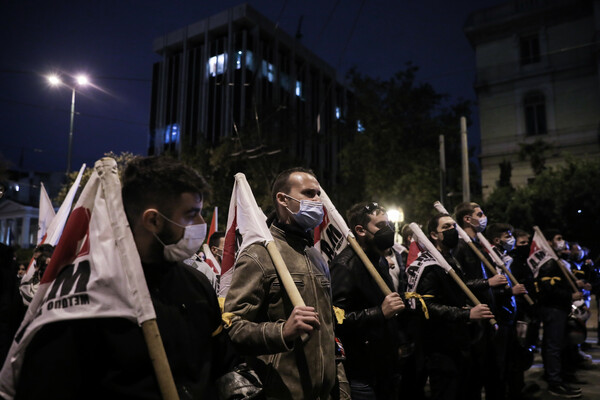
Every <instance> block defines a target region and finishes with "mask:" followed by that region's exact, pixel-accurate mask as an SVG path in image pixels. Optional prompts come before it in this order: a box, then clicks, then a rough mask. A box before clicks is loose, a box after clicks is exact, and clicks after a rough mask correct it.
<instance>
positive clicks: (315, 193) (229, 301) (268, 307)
mask: <svg viewBox="0 0 600 400" xmlns="http://www.w3.org/2000/svg"><path fill="white" fill-rule="evenodd" d="M272 194H273V203H274V206H275V211H276V214H277V217H276V220H275V221H274V222H273V224H272V225H271V227H270V230H271V233H272V235H273V238H274V240H275V244H276V245H277V248H278V249H279V252H280V253H281V256H282V258H283V261H284V262H285V265H286V266H287V268H288V269H289V271H290V274H291V276H292V278H293V280H294V282H295V283H296V286H297V287H298V290H299V291H300V295H301V296H302V299H303V300H304V302H305V303H306V306H304V307H293V306H292V304H291V302H290V299H289V297H288V295H287V294H286V292H285V290H284V288H283V287H282V285H281V283H280V280H279V277H278V275H277V272H276V270H275V267H274V265H273V261H272V260H271V257H270V256H269V254H268V253H267V250H266V248H265V247H264V245H263V244H253V245H250V246H249V247H248V248H247V249H245V250H244V251H243V252H242V253H241V254H240V255H239V257H238V259H237V261H236V265H235V273H234V275H233V278H232V282H231V287H230V289H229V292H228V294H227V298H226V300H225V312H226V313H233V314H234V317H232V319H231V323H230V325H229V327H228V332H229V335H230V337H231V339H232V341H233V342H234V344H235V345H236V347H237V349H238V351H239V352H240V353H242V354H245V355H247V356H248V362H249V363H250V365H252V366H253V367H254V368H255V370H256V371H257V373H258V374H259V376H260V378H261V380H262V381H263V384H264V388H265V394H266V397H267V398H272V399H329V398H331V397H332V393H334V392H335V393H334V395H333V398H336V397H338V396H341V397H342V398H344V396H345V395H346V393H347V389H346V390H340V389H339V386H338V384H337V382H336V380H337V378H336V376H337V370H336V362H335V354H334V351H335V342H334V333H333V324H334V322H333V312H332V305H331V286H330V281H329V277H328V275H329V270H328V268H327V265H326V263H325V262H324V260H323V259H322V258H321V257H320V256H319V254H318V252H317V251H316V250H315V249H314V248H313V247H312V246H313V239H312V229H313V228H314V227H316V226H317V225H318V224H319V223H320V222H321V220H322V218H323V205H322V203H321V202H320V197H319V195H320V186H319V182H318V181H317V179H316V178H315V176H314V175H313V174H312V172H311V171H309V170H304V169H300V168H295V169H291V170H287V171H284V172H282V173H281V174H279V176H278V177H277V178H276V179H275V182H274V184H273V191H272ZM304 334H306V335H304ZM303 335H304V336H307V339H306V340H304V341H303V340H302V339H301V336H303ZM339 367H340V368H341V365H340V366H339ZM340 376H342V377H343V374H341V375H340ZM344 380H345V379H344ZM345 387H346V388H347V382H345Z"/></svg>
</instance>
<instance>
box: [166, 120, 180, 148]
mask: <svg viewBox="0 0 600 400" xmlns="http://www.w3.org/2000/svg"><path fill="white" fill-rule="evenodd" d="M178 141H179V125H178V124H171V125H167V128H166V129H165V144H169V143H177V142H178Z"/></svg>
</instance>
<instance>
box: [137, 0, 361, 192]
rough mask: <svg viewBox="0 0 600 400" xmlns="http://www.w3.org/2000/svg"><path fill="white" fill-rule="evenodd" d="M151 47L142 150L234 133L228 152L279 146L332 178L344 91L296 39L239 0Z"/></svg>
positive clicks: (216, 140)
mask: <svg viewBox="0 0 600 400" xmlns="http://www.w3.org/2000/svg"><path fill="white" fill-rule="evenodd" d="M154 51H155V52H156V53H157V54H159V55H160V56H161V57H162V60H161V61H160V62H158V63H156V64H155V65H154V70H153V84H152V103H151V121H150V141H149V154H162V153H164V152H167V151H168V152H171V153H175V154H177V155H181V153H182V151H184V150H185V149H186V148H194V147H195V146H199V145H201V144H206V145H208V146H217V145H219V144H220V143H222V142H223V141H224V140H225V139H226V138H232V137H233V138H238V139H239V143H240V148H238V149H237V150H238V151H236V152H235V154H234V155H233V156H235V155H236V154H238V153H239V154H240V155H244V154H245V155H246V156H248V157H252V156H256V157H267V158H268V157H269V156H270V155H273V154H276V153H280V152H281V153H285V154H286V155H289V157H291V158H294V159H298V160H303V163H304V165H305V166H309V167H311V168H313V169H314V170H315V171H319V175H321V176H319V178H321V179H324V180H325V181H326V182H330V183H331V182H332V181H333V180H335V177H336V175H337V171H338V163H337V157H336V155H337V152H338V151H339V149H340V148H341V146H342V145H343V142H344V140H345V135H342V134H340V132H341V131H342V130H343V128H344V127H345V126H346V125H347V124H348V123H347V122H345V121H346V119H347V116H348V113H349V107H350V103H349V97H350V95H351V94H350V93H349V91H348V90H347V89H346V88H345V87H344V86H343V85H342V84H340V83H339V82H338V80H337V78H336V71H335V70H334V69H333V68H332V67H330V66H329V65H327V64H326V63H325V62H324V61H323V60H321V59H320V58H318V57H317V56H315V55H314V54H313V53H311V52H310V51H309V50H308V49H307V48H306V47H304V46H303V45H302V44H301V43H300V41H299V40H297V39H295V38H293V37H291V36H290V35H288V34H287V33H285V32H283V31H282V30H281V29H278V28H277V27H276V26H275V24H274V23H273V22H272V21H269V20H268V19H267V18H266V17H264V16H263V15H261V14H260V13H258V12H257V11H256V10H254V9H253V8H252V7H250V6H249V5H247V4H243V5H240V6H237V7H234V8H231V9H229V10H226V11H224V12H222V13H220V14H218V15H215V16H212V17H210V18H207V19H204V20H202V21H199V22H197V23H194V24H191V25H189V26H186V27H184V28H182V29H180V30H178V31H175V32H171V33H169V34H167V35H166V36H164V37H160V38H157V39H156V40H155V41H154ZM354 126H355V127H356V123H355V125H354ZM257 137H258V141H257V140H256V138H257ZM246 139H247V140H246ZM245 143H252V146H251V147H252V148H248V147H246V148H244V147H243V146H242V145H244V144H245Z"/></svg>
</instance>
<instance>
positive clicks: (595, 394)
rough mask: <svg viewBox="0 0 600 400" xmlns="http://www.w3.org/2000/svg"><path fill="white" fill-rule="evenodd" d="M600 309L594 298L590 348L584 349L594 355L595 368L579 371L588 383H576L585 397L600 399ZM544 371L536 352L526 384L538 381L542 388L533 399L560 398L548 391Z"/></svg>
mask: <svg viewBox="0 0 600 400" xmlns="http://www.w3.org/2000/svg"><path fill="white" fill-rule="evenodd" d="M597 323H598V310H597V309H596V301H595V299H594V298H592V309H591V316H590V319H589V320H588V323H587V327H588V337H587V340H586V343H588V345H589V346H590V348H588V349H586V350H584V351H585V353H587V354H589V355H591V356H592V357H593V363H594V368H593V369H586V370H579V371H577V377H578V378H579V379H582V380H584V381H586V382H587V383H586V384H581V385H574V386H579V387H581V389H582V391H583V396H582V398H583V399H590V400H600V346H598V344H597V343H598V326H597ZM543 373H544V365H543V363H542V356H541V354H540V353H539V352H538V353H536V354H535V357H534V361H533V366H532V367H531V368H530V369H529V370H528V371H526V372H525V384H529V383H537V384H538V385H539V386H540V390H538V391H537V392H535V393H534V394H533V396H532V399H540V400H549V399H554V400H556V399H558V398H559V397H556V396H552V395H551V394H550V393H548V391H547V388H548V385H547V384H546V382H545V381H544V380H543V379H542V375H543Z"/></svg>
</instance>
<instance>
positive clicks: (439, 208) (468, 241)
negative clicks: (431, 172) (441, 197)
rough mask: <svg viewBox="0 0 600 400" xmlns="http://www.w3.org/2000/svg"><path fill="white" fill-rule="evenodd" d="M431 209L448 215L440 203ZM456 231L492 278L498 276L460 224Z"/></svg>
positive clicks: (437, 202) (457, 225)
mask: <svg viewBox="0 0 600 400" xmlns="http://www.w3.org/2000/svg"><path fill="white" fill-rule="evenodd" d="M433 207H434V208H435V209H436V210H437V211H438V212H441V213H444V214H448V215H450V214H449V213H448V211H447V210H446V208H444V206H443V205H442V203H440V202H439V201H436V202H435V203H433ZM456 230H457V231H458V235H459V236H460V238H461V239H462V240H463V241H464V242H465V243H466V244H467V245H468V246H469V247H470V248H471V250H473V253H475V255H476V256H477V257H478V258H479V259H480V260H481V262H482V263H483V265H485V267H486V268H487V269H488V271H489V272H490V274H491V275H492V276H494V275H498V271H496V268H494V267H493V266H492V264H490V262H489V261H488V259H487V258H485V256H484V255H483V254H482V253H481V251H479V249H478V248H477V246H475V243H473V240H471V237H470V236H469V235H468V234H467V232H465V231H464V230H463V228H461V226H460V224H458V223H457V224H456ZM506 287H507V288H509V287H510V286H508V284H507V285H506Z"/></svg>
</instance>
